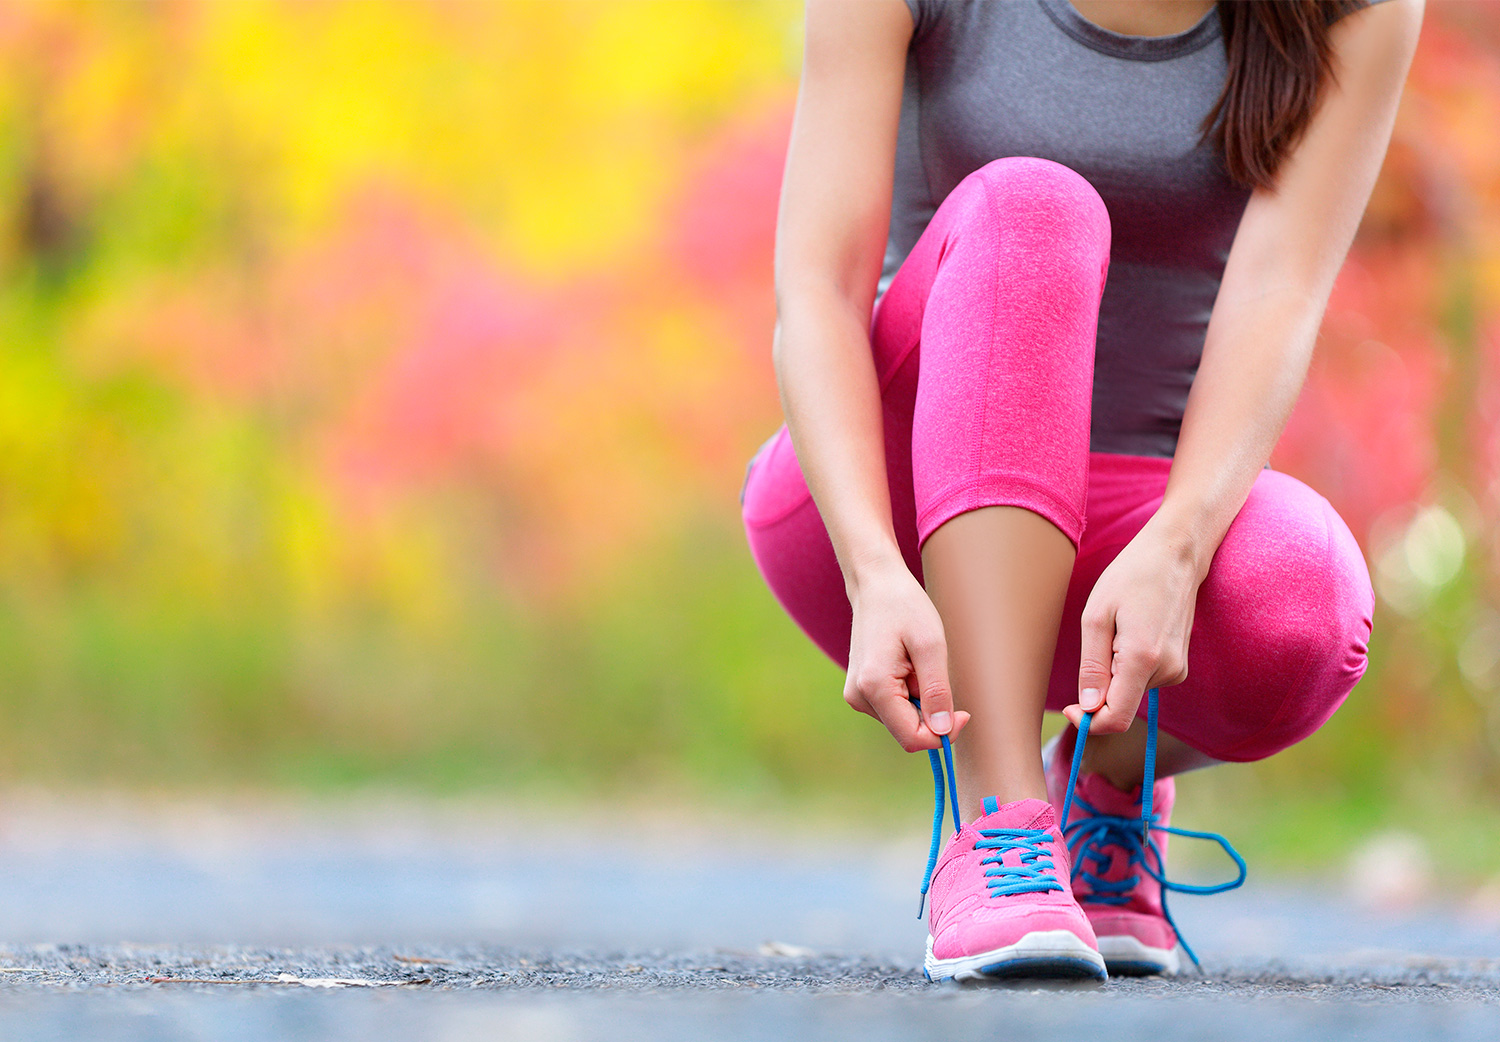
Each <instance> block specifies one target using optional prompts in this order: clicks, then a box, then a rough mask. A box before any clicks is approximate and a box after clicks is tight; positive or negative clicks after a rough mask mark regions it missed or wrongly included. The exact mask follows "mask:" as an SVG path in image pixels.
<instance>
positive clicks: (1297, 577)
mask: <svg viewBox="0 0 1500 1042" xmlns="http://www.w3.org/2000/svg"><path fill="white" fill-rule="evenodd" d="M1262 482H1269V483H1270V484H1271V485H1273V486H1277V487H1273V488H1272V489H1270V491H1271V492H1273V493H1274V495H1272V496H1271V497H1268V498H1269V502H1262V503H1261V504H1260V507H1261V510H1260V511H1258V516H1252V517H1250V518H1248V519H1246V520H1247V521H1248V524H1247V525H1246V526H1244V527H1242V529H1241V531H1239V532H1238V533H1236V535H1237V539H1236V541H1235V543H1233V544H1230V546H1229V550H1230V552H1229V553H1228V554H1223V553H1222V552H1221V554H1220V556H1218V557H1216V558H1215V567H1214V570H1213V571H1211V573H1210V576H1211V578H1212V579H1214V580H1215V581H1216V585H1215V587H1214V589H1213V590H1212V591H1211V592H1212V594H1214V595H1216V597H1217V599H1218V600H1219V605H1218V608H1219V610H1222V611H1225V612H1227V613H1230V614H1232V615H1236V616H1238V618H1235V619H1232V620H1230V622H1229V626H1228V629H1230V630H1231V631H1232V632H1233V633H1234V634H1235V635H1236V636H1235V643H1237V644H1239V645H1240V648H1239V651H1240V654H1239V655H1238V656H1236V657H1238V658H1240V659H1242V662H1243V667H1244V668H1246V669H1248V670H1250V671H1252V672H1250V673H1248V675H1247V681H1248V683H1246V684H1245V686H1244V690H1245V691H1246V692H1247V693H1248V692H1250V691H1255V692H1259V693H1261V697H1258V698H1252V699H1251V700H1250V701H1251V704H1249V705H1246V706H1243V707H1242V708H1244V709H1246V710H1249V714H1248V715H1249V718H1250V722H1253V723H1254V725H1255V726H1253V727H1250V728H1248V729H1247V730H1248V734H1247V735H1246V737H1245V738H1243V739H1242V740H1240V741H1238V742H1237V743H1236V744H1235V745H1234V747H1233V748H1231V749H1228V750H1225V753H1226V755H1225V756H1224V757H1223V758H1226V759H1235V760H1255V759H1261V758H1263V757H1266V756H1269V755H1271V754H1272V753H1275V752H1278V751H1280V750H1281V749H1285V748H1287V747H1288V746H1291V745H1294V744H1296V743H1297V742H1300V741H1302V740H1303V739H1304V738H1307V737H1308V736H1310V735H1311V734H1312V733H1313V732H1315V731H1317V730H1318V728H1320V727H1322V726H1323V724H1324V723H1326V722H1327V721H1328V719H1329V718H1330V717H1331V716H1332V715H1333V714H1334V712H1335V711H1336V710H1337V709H1338V708H1339V707H1340V706H1341V705H1342V704H1343V703H1344V701H1345V699H1346V698H1347V697H1348V695H1349V693H1350V692H1351V691H1352V690H1353V689H1354V686H1355V685H1356V684H1357V683H1358V682H1359V680H1360V678H1361V677H1362V676H1363V675H1364V672H1365V667H1366V664H1367V661H1368V654H1369V640H1370V631H1371V620H1372V616H1373V612H1374V592H1373V590H1372V588H1371V585H1370V575H1369V571H1368V568H1367V567H1366V564H1365V560H1364V555H1363V554H1362V553H1361V552H1360V549H1359V545H1358V543H1357V542H1356V541H1355V539H1354V536H1353V534H1352V533H1351V532H1350V531H1349V527H1348V525H1346V524H1345V523H1344V521H1343V519H1342V518H1340V517H1339V515H1338V514H1337V513H1336V512H1335V511H1334V509H1333V508H1332V507H1331V506H1330V505H1329V504H1328V501H1327V500H1325V499H1324V498H1323V497H1322V496H1320V495H1318V494H1317V493H1316V492H1313V491H1312V490H1311V489H1309V488H1307V486H1305V485H1302V484H1301V482H1297V481H1295V479H1292V478H1290V477H1288V476H1287V475H1282V474H1275V472H1268V473H1267V474H1266V475H1264V476H1263V478H1262ZM1259 484H1260V482H1258V485H1259ZM1248 505H1249V504H1247V506H1248ZM1243 513H1244V512H1243V511H1242V515H1243ZM1240 520H1241V519H1236V524H1237V525H1238V524H1239V523H1240ZM1231 532H1234V527H1233V526H1232V527H1231ZM1225 542H1226V543H1229V537H1228V536H1226V539H1225ZM1222 549H1223V548H1221V551H1222ZM1221 564H1222V565H1223V567H1222V568H1221V567H1220V565H1221ZM1215 573H1218V574H1217V575H1215ZM1205 585H1207V583H1205Z"/></svg>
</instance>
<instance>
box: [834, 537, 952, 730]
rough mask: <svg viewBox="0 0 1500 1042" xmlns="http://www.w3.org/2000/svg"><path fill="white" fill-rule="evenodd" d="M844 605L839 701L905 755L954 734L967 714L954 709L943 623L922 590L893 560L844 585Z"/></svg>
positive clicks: (900, 564)
mask: <svg viewBox="0 0 1500 1042" xmlns="http://www.w3.org/2000/svg"><path fill="white" fill-rule="evenodd" d="M849 603H850V605H851V607H853V609H854V626H853V630H852V632H851V633H850V637H849V676H848V678H847V679H846V680H845V681H844V701H845V702H847V703H849V705H850V707H851V708H853V709H857V710H858V711H859V712H861V713H868V714H869V715H870V716H873V717H874V718H875V719H877V720H879V721H880V722H881V723H882V724H884V725H885V726H886V729H887V730H888V731H890V732H891V735H892V736H893V737H894V738H895V739H896V741H897V742H899V743H900V744H901V748H903V749H905V750H906V751H907V752H916V751H917V750H918V749H937V748H940V747H941V746H942V738H941V736H942V735H956V734H957V733H958V732H959V730H960V729H961V728H962V727H963V726H964V724H966V723H968V722H969V714H968V713H964V712H954V709H953V689H952V688H951V687H950V686H949V684H948V644H947V640H946V638H945V637H944V635H943V620H942V618H941V617H940V616H939V615H938V611H937V608H935V607H933V604H932V599H931V598H930V597H928V596H927V591H926V590H924V589H923V588H922V584H921V583H919V582H917V579H916V577H915V576H914V575H912V574H911V572H910V570H908V569H907V567H906V564H905V562H904V561H900V560H897V561H896V562H894V563H892V564H890V565H886V566H883V567H880V568H877V569H875V570H874V571H873V572H870V573H867V574H865V575H863V576H861V578H860V580H859V582H858V583H857V584H850V586H849ZM913 695H915V696H916V697H917V698H919V699H920V700H921V703H922V708H921V712H920V713H919V712H918V710H917V707H916V706H914V705H913V704H912V702H911V696H913Z"/></svg>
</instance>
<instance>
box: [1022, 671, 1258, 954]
mask: <svg viewBox="0 0 1500 1042" xmlns="http://www.w3.org/2000/svg"><path fill="white" fill-rule="evenodd" d="M1159 701H1160V691H1159V690H1158V689H1157V688H1151V689H1149V690H1148V691H1147V692H1146V765H1147V770H1146V778H1145V780H1144V781H1143V782H1142V783H1141V784H1140V785H1137V786H1136V787H1135V791H1134V792H1130V793H1126V792H1121V791H1120V790H1119V789H1117V788H1115V787H1114V786H1113V785H1111V784H1110V783H1109V782H1107V781H1106V780H1105V779H1104V778H1102V777H1100V776H1099V775H1097V774H1085V775H1080V773H1079V767H1080V764H1081V762H1082V760H1083V743H1084V742H1087V741H1088V734H1089V723H1090V722H1091V721H1092V720H1093V715H1094V714H1092V713H1084V714H1083V723H1082V727H1081V729H1080V730H1077V731H1075V730H1074V729H1073V728H1071V727H1069V728H1067V729H1066V730H1065V731H1064V732H1063V733H1062V735H1061V736H1059V739H1054V740H1053V741H1052V742H1051V743H1049V744H1048V747H1047V749H1045V750H1043V753H1042V767H1043V774H1044V776H1045V777H1046V779H1047V795H1048V798H1049V800H1050V801H1051V803H1052V806H1053V807H1054V808H1057V815H1058V817H1059V818H1060V819H1061V831H1062V834H1063V837H1064V839H1065V841H1066V844H1067V851H1068V856H1069V859H1070V861H1071V862H1072V864H1073V867H1072V869H1071V874H1072V877H1073V879H1074V881H1075V884H1076V885H1077V887H1078V903H1079V904H1080V905H1081V906H1082V908H1083V909H1084V911H1085V913H1087V915H1088V918H1089V921H1090V923H1092V924H1093V927H1094V931H1095V934H1096V936H1097V938H1098V944H1099V951H1100V953H1101V954H1102V955H1103V956H1104V961H1105V963H1106V965H1107V966H1108V967H1109V972H1111V973H1118V974H1122V975H1124V974H1132V975H1137V976H1139V975H1143V974H1152V973H1177V972H1178V971H1179V970H1180V969H1181V968H1182V956H1183V955H1186V956H1187V957H1188V958H1189V959H1190V960H1191V961H1192V963H1193V965H1194V966H1198V956H1197V955H1195V954H1194V953H1193V949H1192V948H1191V947H1189V946H1188V943H1187V941H1185V940H1184V939H1183V937H1182V931H1181V930H1179V929H1177V924H1176V923H1175V922H1173V921H1172V912H1171V910H1170V909H1168V907H1167V891H1168V890H1175V891H1178V892H1180V893H1185V894H1218V893H1223V892H1224V891H1225V890H1233V889H1234V888H1235V887H1237V886H1239V885H1241V884H1242V883H1244V881H1245V875H1246V869H1245V859H1244V858H1242V857H1240V855H1239V852H1238V851H1236V850H1235V849H1234V847H1233V846H1232V845H1231V844H1230V842H1229V840H1227V839H1225V838H1224V837H1223V836H1221V835H1219V834H1218V833H1216V832H1195V831H1193V830H1192V829H1181V828H1173V827H1172V826H1171V825H1168V824H1167V819H1168V817H1169V816H1170V815H1171V812H1172V802H1173V800H1174V798H1175V796H1176V787H1175V785H1174V784H1173V782H1172V779H1170V778H1163V779H1161V780H1160V781H1155V780H1154V778H1153V772H1154V767H1155V764H1156V735H1157V717H1158V711H1159ZM1148 786H1149V789H1148ZM1169 834H1170V835H1176V836H1188V837H1191V838H1194V839H1207V840H1212V841H1213V842H1215V843H1217V844H1219V846H1220V848H1222V849H1223V851H1224V853H1225V854H1227V855H1228V856H1229V857H1230V859H1232V860H1233V861H1234V863H1235V866H1236V867H1237V868H1238V869H1239V874H1238V876H1237V877H1236V878H1234V879H1231V880H1228V881H1226V882H1223V883H1216V884H1213V885H1211V886H1197V885H1193V884H1189V883H1178V882H1174V881H1172V880H1170V879H1168V878H1167V875H1166V872H1167V864H1166V860H1167V836H1168V835H1169Z"/></svg>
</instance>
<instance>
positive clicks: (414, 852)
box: [0, 798, 1500, 1042]
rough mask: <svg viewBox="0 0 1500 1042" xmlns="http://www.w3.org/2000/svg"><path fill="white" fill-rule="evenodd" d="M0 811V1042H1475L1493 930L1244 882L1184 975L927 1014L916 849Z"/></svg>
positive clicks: (1204, 920)
mask: <svg viewBox="0 0 1500 1042" xmlns="http://www.w3.org/2000/svg"><path fill="white" fill-rule="evenodd" d="M4 807H5V810H4V813H3V815H0V1040H3V1042H42V1040H46V1042H52V1040H63V1039H67V1040H70V1042H71V1040H74V1039H89V1040H95V1039H97V1040H114V1039H120V1040H130V1042H135V1040H137V1039H139V1040H142V1042H144V1040H148V1039H149V1040H164V1042H176V1040H178V1039H182V1040H184V1042H186V1040H199V1039H209V1038H212V1039H216V1040H227V1042H238V1040H241V1039H246V1040H249V1039H277V1040H281V1039H298V1040H300V1039H312V1040H321V1039H325V1038H326V1039H335V1038H358V1039H360V1040H361V1042H385V1040H388V1039H389V1040H393V1042H394V1040H401V1042H409V1040H415V1039H423V1040H426V1039H433V1040H438V1042H448V1040H454V1042H457V1040H470V1039H474V1040H477V1039H485V1040H488V1039H509V1038H518V1039H525V1040H527V1042H548V1040H562V1042H578V1040H583V1039H596V1038H597V1039H611V1040H614V1039H627V1040H630V1039H637V1038H639V1039H679V1038H680V1039H693V1040H695V1042H696V1040H699V1039H704V1038H743V1039H756V1040H758V1039H766V1040H770V1042H786V1040H787V1039H788V1038H820V1039H822V1038H831V1039H842V1038H849V1039H860V1040H861V1042H870V1040H883V1039H887V1038H890V1039H897V1038H900V1039H910V1038H928V1037H931V1038H944V1039H948V1038H953V1039H958V1038H971V1037H974V1038H979V1037H984V1038H1012V1037H1017V1032H1031V1033H1037V1032H1041V1033H1043V1037H1047V1038H1050V1037H1053V1036H1054V1035H1056V1034H1057V1033H1058V1032H1063V1033H1065V1037H1069V1038H1072V1037H1074V1036H1075V1035H1076V1036H1077V1037H1083V1038H1087V1037H1094V1036H1095V1035H1097V1034H1100V1033H1107V1035H1108V1037H1110V1038H1112V1039H1126V1038H1145V1039H1150V1040H1152V1042H1161V1040H1168V1039H1178V1038H1182V1039H1188V1038H1192V1039H1195V1040H1196V1039H1233V1040H1237V1039H1255V1040H1257V1042H1259V1040H1263V1039H1279V1038H1288V1039H1296V1040H1298V1042H1306V1040H1309V1039H1314V1040H1322V1039H1345V1038H1348V1039H1355V1038H1360V1039H1363V1038H1387V1037H1389V1038H1401V1039H1403V1040H1404V1042H1409V1040H1412V1039H1428V1038H1433V1039H1449V1038H1452V1039H1477V1040H1478V1039H1482V1040H1484V1042H1494V1040H1495V1039H1497V1038H1500V918H1497V916H1496V915H1495V911H1494V908H1493V907H1492V905H1491V904H1489V903H1486V901H1488V898H1486V899H1485V900H1478V898H1476V897H1473V896H1468V897H1465V896H1464V895H1459V894H1443V893H1438V892H1419V893H1406V894H1405V895H1404V896H1403V897H1402V898H1401V900H1399V901H1394V900H1393V901H1392V902H1390V903H1388V904H1386V905H1378V904H1371V903H1370V902H1369V901H1368V900H1364V901H1360V900H1355V899H1353V898H1351V897H1350V896H1349V894H1350V893H1351V892H1353V891H1352V890H1351V888H1350V885H1349V883H1350V881H1349V880H1348V879H1345V878H1341V877H1338V876H1336V875H1335V876H1331V877H1329V878H1326V879H1323V880H1319V881H1301V882H1298V881H1293V880H1280V881H1277V880H1263V879H1259V878H1257V877H1256V876H1255V875H1254V874H1253V873H1254V871H1255V869H1254V866H1253V865H1252V883H1251V884H1250V885H1247V886H1246V887H1245V888H1244V889H1242V890H1239V891H1235V892H1232V893H1229V894H1224V895H1219V896H1216V897H1213V898H1204V899H1199V900H1191V899H1182V900H1180V901H1178V902H1176V903H1175V904H1174V907H1175V908H1176V910H1177V915H1178V919H1179V922H1180V923H1181V924H1182V926H1183V928H1184V930H1185V931H1186V932H1187V934H1188V936H1189V938H1190V940H1192V942H1193V943H1194V944H1195V946H1196V947H1197V948H1198V950H1199V952H1200V954H1201V955H1202V956H1203V959H1204V964H1205V967H1206V970H1207V972H1206V973H1203V974H1196V973H1188V974H1185V975H1183V976H1181V977H1178V978H1172V979H1161V978H1136V979H1116V980H1111V981H1109V982H1107V983H1105V984H1102V985H1095V984H1071V983H1070V984H1061V983H1059V984H1054V985H1048V984H1043V983H1039V982H1016V983H1010V984H996V985H979V986H975V985H965V986H961V985H954V984H944V985H933V984H930V983H928V982H927V981H925V980H924V979H923V978H922V976H921V970H920V958H921V953H922V945H923V940H924V938H925V929H924V928H923V926H922V924H921V923H919V922H918V921H916V919H915V918H914V916H913V912H914V910H915V907H914V906H915V901H914V900H913V898H914V894H915V889H916V884H917V881H918V879H919V878H920V868H921V862H922V858H923V855H924V854H925V840H924V838H923V837H922V836H920V835H919V834H915V833H914V834H911V835H899V836H893V837H871V836H867V835H859V834H853V833H839V834H829V833H827V832H826V831H822V832H812V833H809V832H807V831H800V832H799V831H795V830H788V829H784V828H782V827H780V826H778V825H777V824H776V823H774V822H773V823H769V824H764V823H763V824H762V825H757V826H754V827H751V826H750V825H747V824H746V823H745V822H742V821H730V822H727V823H725V822H720V823H718V824H715V823H714V822H702V821H699V822H695V823H693V826H692V828H691V829H686V828H684V827H683V826H682V824H681V821H680V819H678V818H677V817H675V816H672V815H667V816H664V817H662V818H659V819H657V820H654V821H652V820H646V819H643V818H630V817H628V816H624V815H620V814H618V813H607V812H601V813H600V814H598V815H596V816H594V817H592V818H589V817H587V816H580V815H577V814H569V815H553V816H552V817H551V818H550V819H546V818H542V817H538V816H535V815H533V816H517V815H513V814H496V813H491V812H489V811H482V810H481V811H474V810H465V811H463V812H461V813H457V812H450V811H442V812H439V811H438V810H436V809H434V808H432V807H425V806H422V805H388V804H379V805H373V806H365V807H353V808H350V807H340V808H323V809H309V808H307V807H292V808H287V807H282V808H279V809H278V808H267V807H265V806H262V805H260V804H253V805H247V806H241V807H238V808H225V807H221V806H209V805H196V806H184V805H176V804H174V805H161V806H149V807H148V806H144V805H138V804H136V803H133V802H131V801H128V800H127V801H123V802H121V801H113V802H111V801H93V802H87V803H79V802H76V801H74V802H69V801H63V802H60V803H59V802H56V801H49V800H46V799H42V798H33V799H32V800H31V801H30V802H27V801H25V800H16V799H11V800H9V801H6V802H5V803H4ZM1211 867H1212V866H1210V869H1211ZM1192 868H1193V866H1192V865H1191V864H1186V865H1184V866H1183V870H1184V872H1186V873H1188V874H1191V872H1192ZM1356 889H1357V888H1356ZM1481 896H1482V895H1481Z"/></svg>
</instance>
